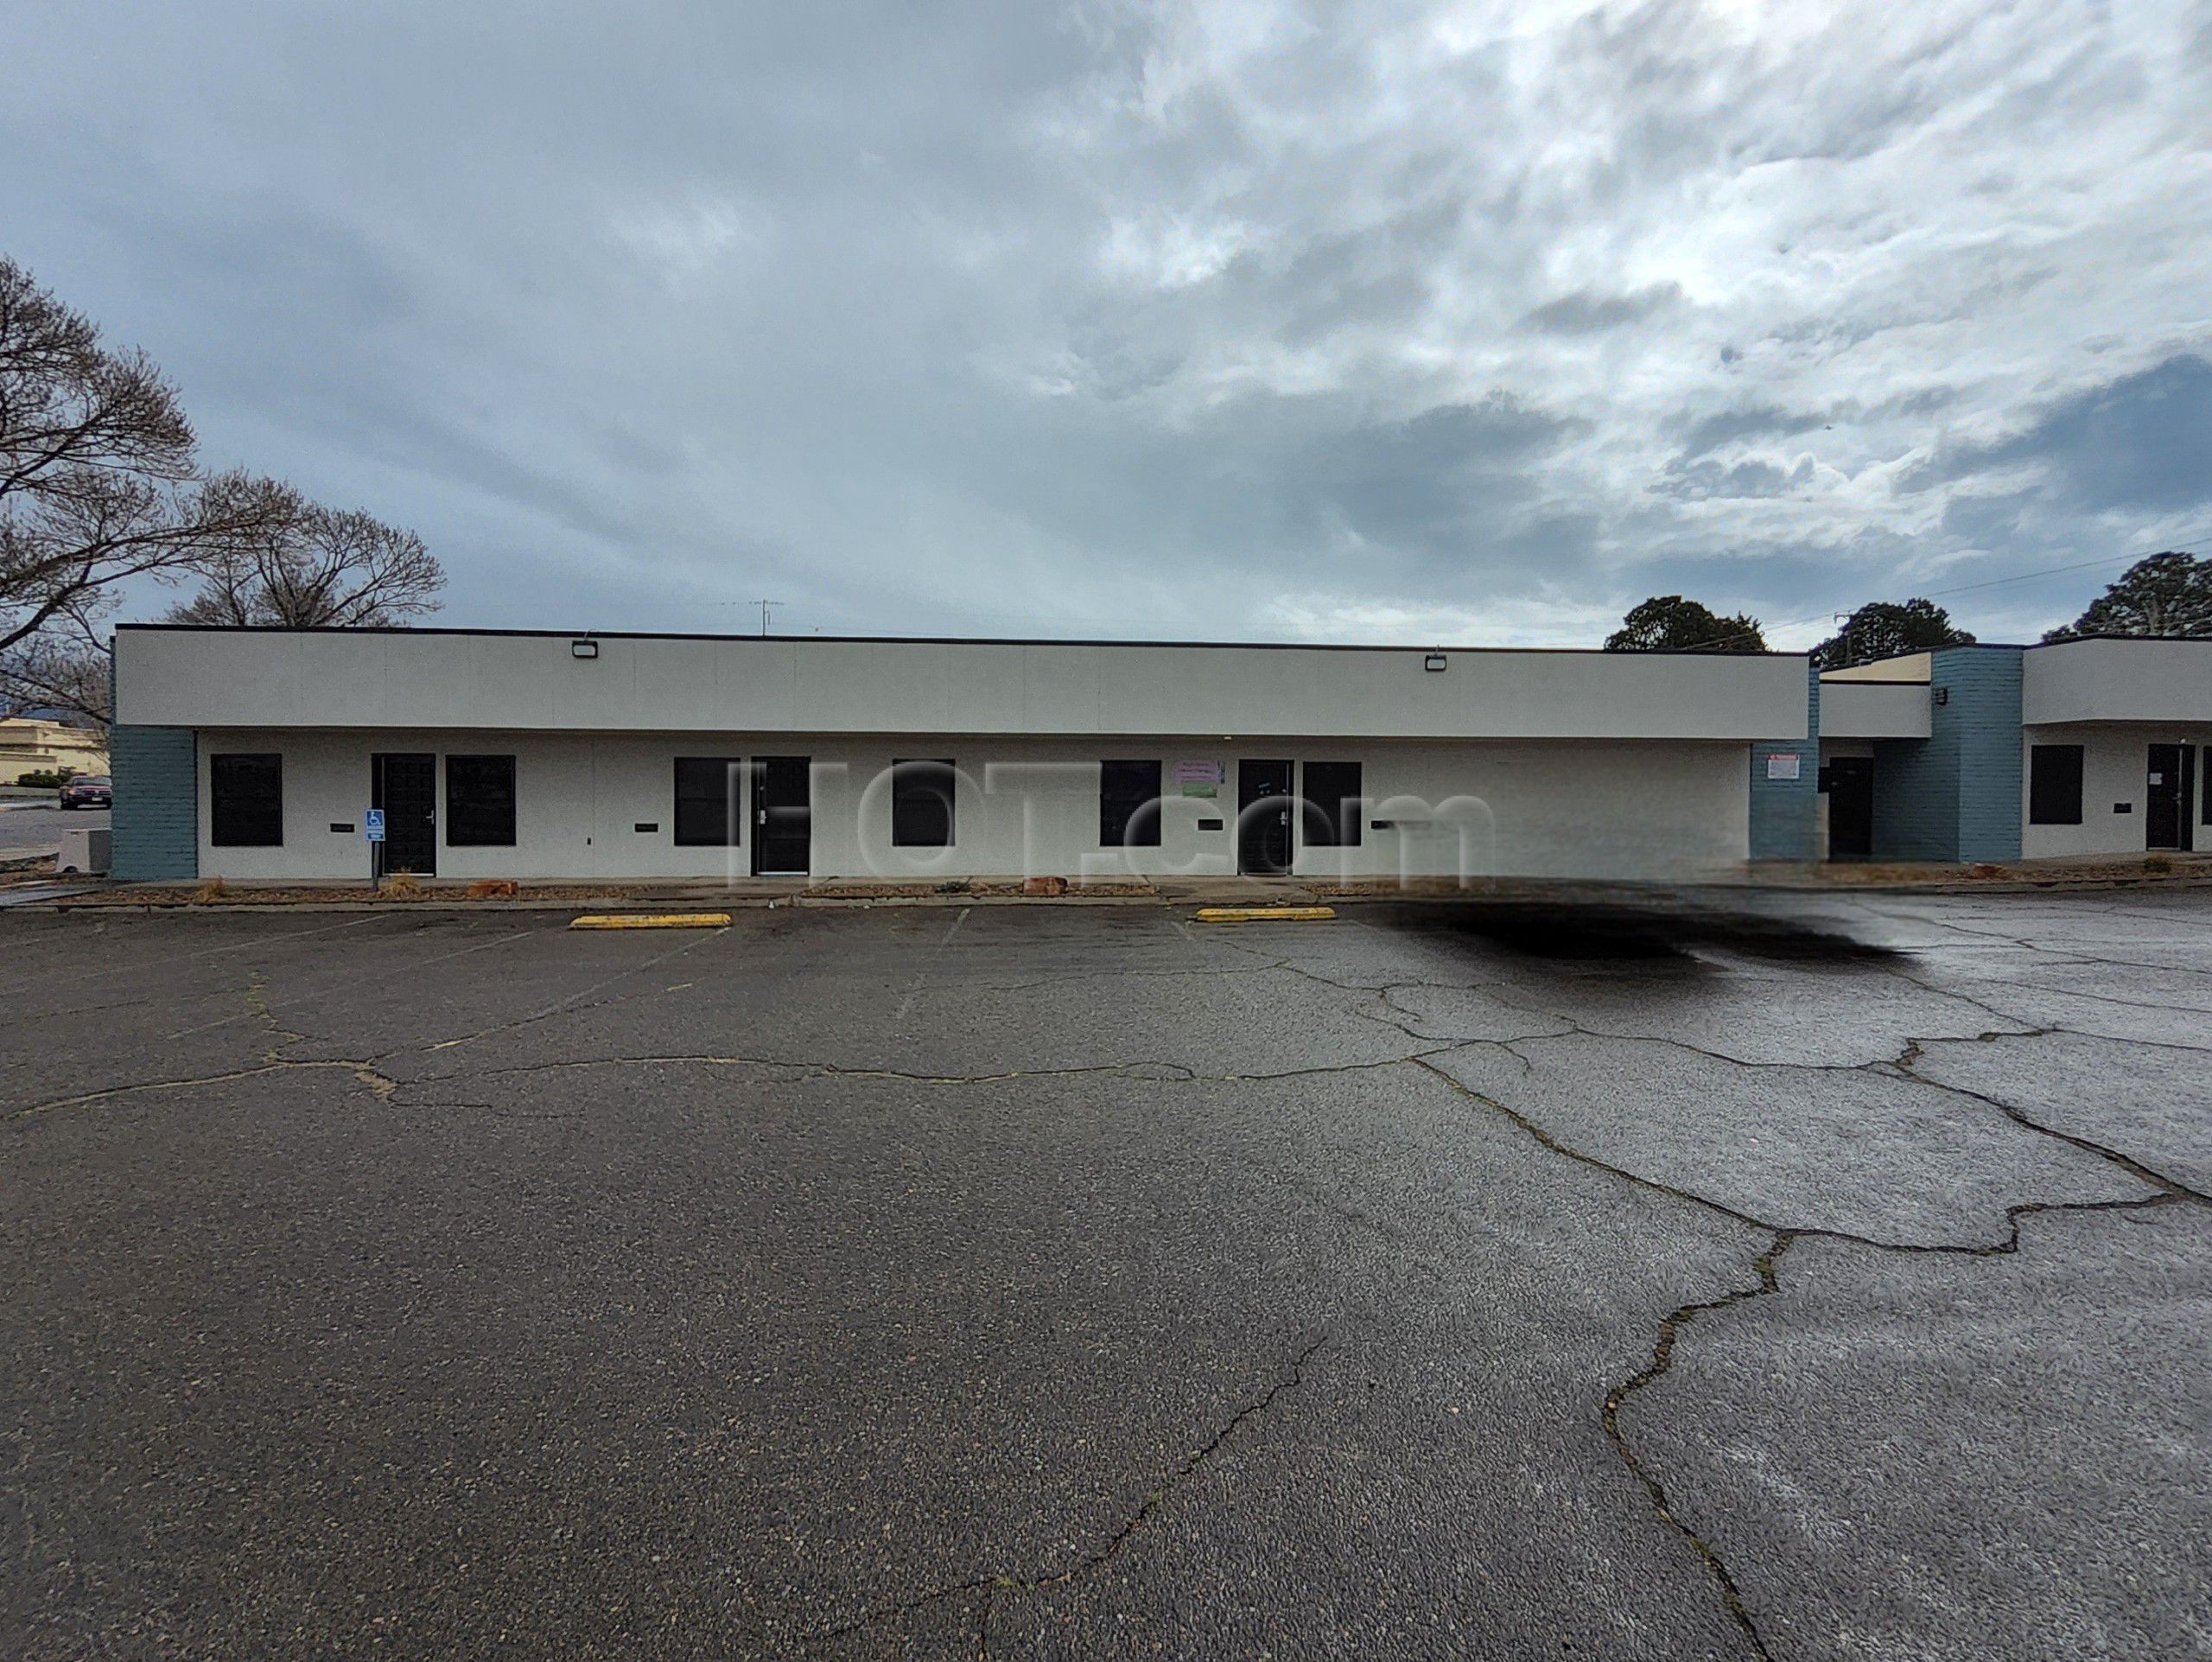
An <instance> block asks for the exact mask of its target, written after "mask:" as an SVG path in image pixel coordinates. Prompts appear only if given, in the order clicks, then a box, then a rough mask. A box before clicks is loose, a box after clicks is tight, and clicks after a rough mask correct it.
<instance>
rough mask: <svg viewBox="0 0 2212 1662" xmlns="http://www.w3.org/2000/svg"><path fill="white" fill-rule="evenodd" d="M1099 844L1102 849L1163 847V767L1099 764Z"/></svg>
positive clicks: (1145, 763)
mask: <svg viewBox="0 0 2212 1662" xmlns="http://www.w3.org/2000/svg"><path fill="white" fill-rule="evenodd" d="M1098 842H1099V845H1100V846H1101V847H1102V848H1109V849H1118V848H1139V849H1156V848H1158V847H1159V846H1160V764H1159V763H1158V762H1156V761H1102V762H1100V763H1099V764H1098Z"/></svg>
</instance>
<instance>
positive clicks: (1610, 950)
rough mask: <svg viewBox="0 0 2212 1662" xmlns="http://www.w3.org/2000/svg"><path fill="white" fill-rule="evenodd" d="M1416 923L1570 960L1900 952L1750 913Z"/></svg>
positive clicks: (1559, 915) (1511, 914) (1856, 957)
mask: <svg viewBox="0 0 2212 1662" xmlns="http://www.w3.org/2000/svg"><path fill="white" fill-rule="evenodd" d="M1414 927H1426V928H1433V929H1437V930H1440V931H1442V932H1446V933H1453V934H1458V935H1461V936H1465V937H1470V938H1472V939H1476V940H1479V941H1481V942H1484V943H1485V944H1487V945H1489V946H1498V947H1502V948H1503V949H1504V950H1506V951H1507V952H1515V953H1518V954H1519V955H1521V956H1522V957H1525V958H1559V959H1561V960H1565V961H1569V962H1605V961H1621V962H1635V961H1639V960H1643V961H1653V960H1665V959H1670V958H1672V959H1686V958H1693V957H1694V956H1695V954H1696V952H1697V951H1698V949H1700V948H1706V949H1709V950H1713V951H1719V952H1731V953H1734V954H1737V955H1739V956H1741V957H1745V958H1768V959H1773V960H1776V961H1778V962H1783V963H1792V964H1821V963H1827V964H1868V963H1879V962H1884V961H1886V960H1888V959H1891V958H1895V957H1897V952H1896V951H1895V950H1894V949H1893V948H1891V947H1889V946H1882V945H1880V944H1878V943H1876V942H1872V941H1869V940H1865V939H1859V938H1858V937H1856V936H1854V935H1851V934H1848V933H1843V932H1841V931H1840V930H1838V929H1837V928H1835V927H1834V926H1833V925H1831V924H1818V923H1813V922H1809V921H1807V920H1800V919H1795V918H1788V917H1778V916H1771V915H1765V914H1758V913H1752V912H1722V911H1717V910H1716V911H1695V912H1678V911H1670V910H1664V909H1661V908H1657V907H1651V908H1645V907H1629V906H1619V905H1574V904H1545V903H1531V902H1526V901H1513V902H1510V903H1500V904H1495V905H1492V904H1485V903H1483V902H1479V901H1477V902H1471V903H1469V904H1466V905H1465V906H1460V907H1450V908H1446V909H1444V910H1442V911H1441V913H1440V915H1438V916H1435V917H1433V918H1432V919H1425V920H1418V921H1417V922H1416V923H1415V926H1414Z"/></svg>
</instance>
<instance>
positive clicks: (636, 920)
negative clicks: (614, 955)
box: [569, 912, 729, 929]
mask: <svg viewBox="0 0 2212 1662" xmlns="http://www.w3.org/2000/svg"><path fill="white" fill-rule="evenodd" d="M728 923H729V914H728V913H727V912H593V913H588V914H585V915H584V916H582V917H581V918H571V919H569V928H571V929H721V928H724V927H727V926H728Z"/></svg>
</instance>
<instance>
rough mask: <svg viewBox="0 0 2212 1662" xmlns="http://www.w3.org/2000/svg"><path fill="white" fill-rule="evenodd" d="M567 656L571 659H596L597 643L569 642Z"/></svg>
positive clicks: (592, 641)
mask: <svg viewBox="0 0 2212 1662" xmlns="http://www.w3.org/2000/svg"><path fill="white" fill-rule="evenodd" d="M598 656H599V642H597V641H596V640H571V641H570V642H569V657H571V658H596V657H598Z"/></svg>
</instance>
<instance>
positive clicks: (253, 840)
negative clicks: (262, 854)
mask: <svg viewBox="0 0 2212 1662" xmlns="http://www.w3.org/2000/svg"><path fill="white" fill-rule="evenodd" d="M240 762H266V763H267V764H268V765H269V776H270V780H271V781H272V782H273V788H271V789H270V790H268V791H267V792H265V793H264V792H254V793H249V794H250V796H251V798H253V799H258V798H259V797H261V796H264V795H265V796H266V797H267V798H268V799H269V806H270V812H271V813H272V815H273V825H274V828H275V831H276V835H274V836H273V837H270V836H257V835H251V834H248V835H240V834H238V833H239V831H240V829H241V828H240V827H239V826H238V815H239V814H240V813H242V812H245V811H246V805H245V802H243V801H242V800H241V799H240V793H239V791H238V786H237V785H236V784H235V783H232V784H231V785H230V786H228V787H227V788H226V785H225V780H224V775H225V774H227V773H229V772H231V771H232V767H226V766H225V764H226V763H229V764H232V765H233V766H235V764H237V763H240ZM226 798H228V799H229V800H228V802H227V803H226V800H225V799H226ZM226 826H227V829H228V831H229V834H227V835H226ZM207 846H208V847H210V848H218V849H280V848H283V846H284V753H283V751H281V750H211V751H209V752H208V753H207Z"/></svg>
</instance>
